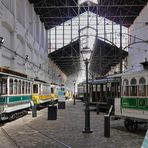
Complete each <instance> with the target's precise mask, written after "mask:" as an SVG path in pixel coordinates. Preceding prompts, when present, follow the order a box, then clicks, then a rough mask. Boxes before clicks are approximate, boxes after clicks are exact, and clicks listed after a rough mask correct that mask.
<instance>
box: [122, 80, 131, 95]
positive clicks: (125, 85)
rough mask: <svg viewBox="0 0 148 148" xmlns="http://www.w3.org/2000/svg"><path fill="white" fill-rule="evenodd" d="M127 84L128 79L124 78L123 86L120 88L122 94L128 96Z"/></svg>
mask: <svg viewBox="0 0 148 148" xmlns="http://www.w3.org/2000/svg"><path fill="white" fill-rule="evenodd" d="M128 85H129V84H128V80H127V79H125V80H124V81H123V88H122V90H123V96H129V86H128Z"/></svg>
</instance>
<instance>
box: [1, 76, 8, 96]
mask: <svg viewBox="0 0 148 148" xmlns="http://www.w3.org/2000/svg"><path fill="white" fill-rule="evenodd" d="M5 94H7V79H6V78H1V79H0V95H5Z"/></svg>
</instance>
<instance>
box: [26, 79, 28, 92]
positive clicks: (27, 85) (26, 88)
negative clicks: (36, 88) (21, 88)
mask: <svg viewBox="0 0 148 148" xmlns="http://www.w3.org/2000/svg"><path fill="white" fill-rule="evenodd" d="M26 94H28V82H26Z"/></svg>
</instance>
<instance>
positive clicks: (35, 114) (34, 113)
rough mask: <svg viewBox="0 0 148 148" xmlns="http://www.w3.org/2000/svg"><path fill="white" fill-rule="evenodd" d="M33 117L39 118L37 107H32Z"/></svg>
mask: <svg viewBox="0 0 148 148" xmlns="http://www.w3.org/2000/svg"><path fill="white" fill-rule="evenodd" d="M32 117H37V105H34V106H32Z"/></svg>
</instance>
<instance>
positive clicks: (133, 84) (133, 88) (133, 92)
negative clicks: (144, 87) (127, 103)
mask: <svg viewBox="0 0 148 148" xmlns="http://www.w3.org/2000/svg"><path fill="white" fill-rule="evenodd" d="M136 84H137V81H136V79H135V78H133V79H132V80H131V87H130V95H131V96H137V85H136Z"/></svg>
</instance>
